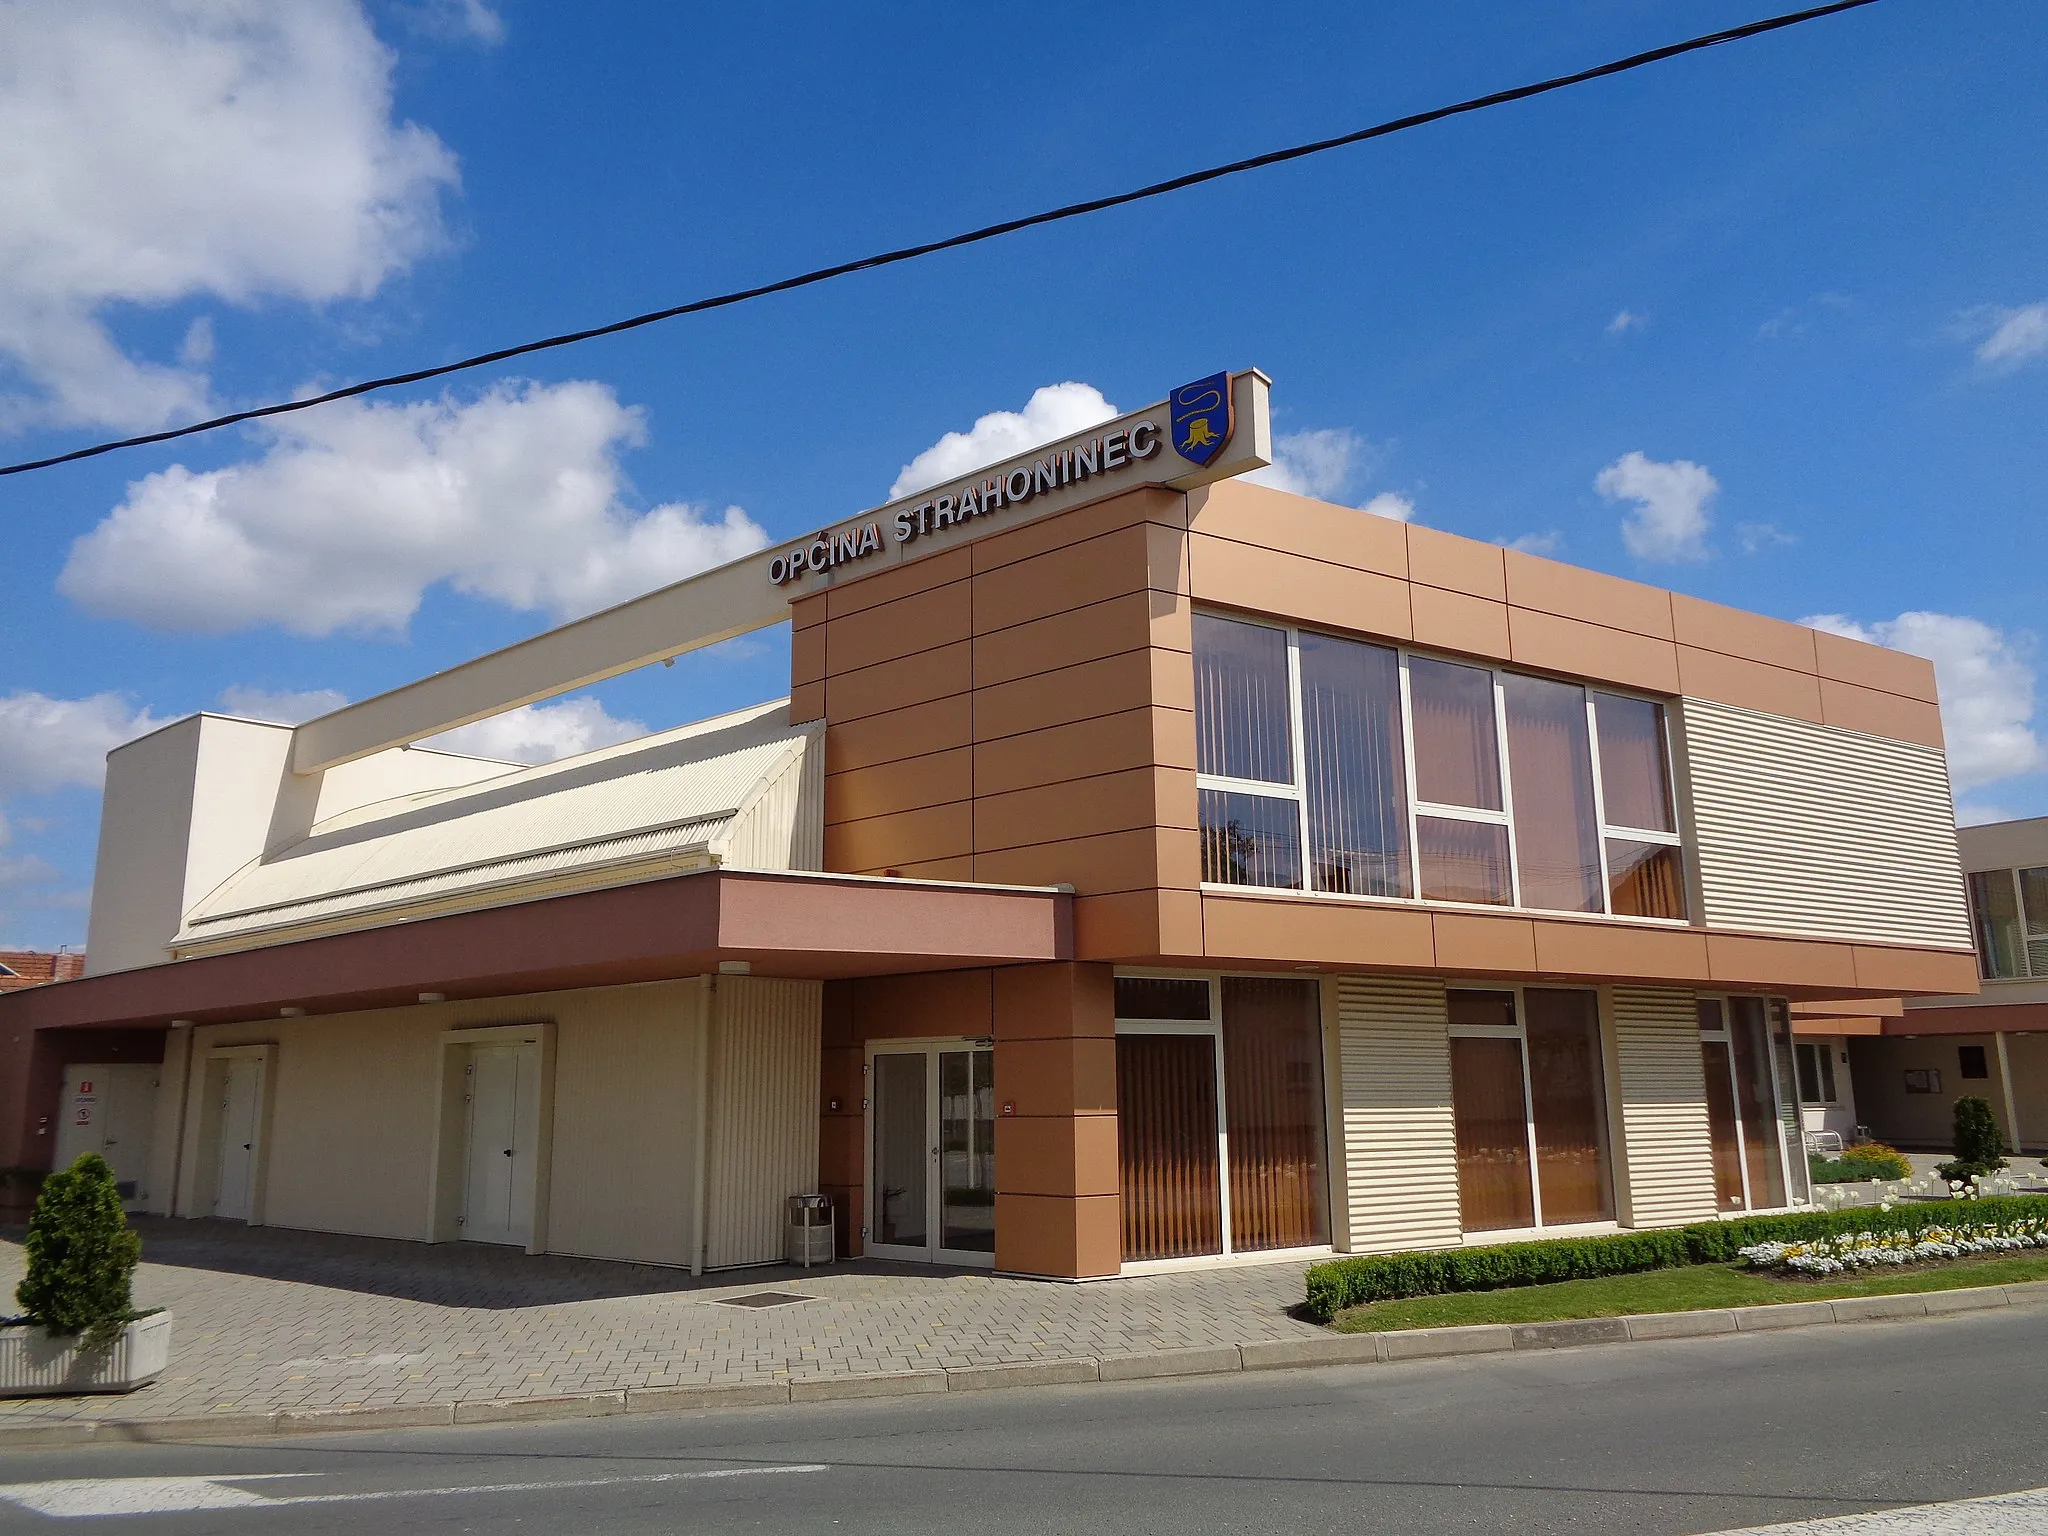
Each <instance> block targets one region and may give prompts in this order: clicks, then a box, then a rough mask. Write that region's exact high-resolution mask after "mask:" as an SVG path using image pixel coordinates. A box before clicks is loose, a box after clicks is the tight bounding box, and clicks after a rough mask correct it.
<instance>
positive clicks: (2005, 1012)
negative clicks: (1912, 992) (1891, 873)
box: [1847, 816, 2048, 1152]
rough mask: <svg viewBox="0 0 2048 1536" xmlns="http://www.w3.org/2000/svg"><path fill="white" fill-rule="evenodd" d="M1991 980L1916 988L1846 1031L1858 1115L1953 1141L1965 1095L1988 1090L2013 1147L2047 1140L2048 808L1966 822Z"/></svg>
mask: <svg viewBox="0 0 2048 1536" xmlns="http://www.w3.org/2000/svg"><path fill="white" fill-rule="evenodd" d="M1956 841H1957V843H1958V844H1959V845H1960V848H1961V853H1962V867H1963V872H1964V878H1965V879H1966V881H1967V882H1968V887H1969V898H1970V926H1971V931H1972V933H1973V935H1974V937H1975V940H1976V949H1977V974H1978V977H1979V978H1980V981H1981V990H1979V991H1976V992H1966V993H1964V994H1963V995H1960V996H1954V997H1913V998H1908V999H1906V1001H1905V1004H1904V1006H1903V1007H1902V1008H1899V1009H1897V1010H1896V1011H1895V1012H1894V1013H1893V1015H1892V1016H1891V1017H1888V1018H1885V1019H1884V1020H1883V1021H1882V1024H1881V1028H1880V1029H1879V1030H1876V1031H1872V1032H1871V1034H1870V1035H1868V1036H1862V1037H1858V1038H1855V1039H1852V1040H1850V1041H1848V1042H1847V1044H1848V1046H1849V1052H1850V1055H1851V1056H1852V1058H1853V1059H1854V1062H1855V1080H1856V1081H1855V1089H1854V1092H1855V1096H1856V1103H1857V1104H1858V1105H1859V1106H1860V1108H1859V1115H1860V1118H1861V1119H1862V1120H1863V1121H1864V1122H1865V1123H1867V1124H1868V1125H1869V1126H1870V1128H1871V1130H1872V1131H1873V1132H1875V1133H1876V1134H1877V1135H1879V1136H1882V1137H1883V1138H1885V1139H1886V1140H1888V1141H1893V1142H1896V1143H1897V1144H1898V1145H1900V1146H1904V1147H1916V1148H1930V1149H1941V1150H1946V1149H1947V1148H1948V1147H1949V1145H1950V1142H1951V1134H1952V1127H1953V1124H1954V1119H1955V1102H1956V1100H1957V1099H1959V1098H1961V1097H1963V1096H1964V1095H1966V1094H1971V1095H1975V1096H1976V1097H1978V1098H1981V1099H1986V1100H1989V1101H1990V1104H1991V1108H1992V1112H1993V1113H1994V1114H1995V1115H1996V1116H1997V1117H1998V1122H1999V1125H2000V1126H2001V1127H2002V1128H2003V1129H2004V1131H2005V1138H2006V1140H2007V1142H2008V1143H2010V1144H2011V1145H2012V1146H2013V1147H2014V1148H2015V1149H2018V1150H2021V1151H2026V1152H2048V816H2038V817H2034V818H2033V819H2031V820H2027V821H2003V822H1996V823H1993V824H1990V825H1987V826H1981V827H1963V828H1961V829H1959V830H1958V831H1957V833H1956Z"/></svg>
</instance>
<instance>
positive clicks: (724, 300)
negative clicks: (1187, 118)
mask: <svg viewBox="0 0 2048 1536" xmlns="http://www.w3.org/2000/svg"><path fill="white" fill-rule="evenodd" d="M1876 3H1877V0H1834V3H1833V4H1830V5H1817V6H1814V7H1812V8H1811V9H1808V10H1804V11H1792V12H1789V13H1787V14H1785V15H1783V16H1771V17H1767V18H1766V19H1764V20H1762V21H1752V22H1748V23H1746V24H1745V25H1743V26H1739V27H1730V28H1728V29H1727V30H1726V31H1724V32H1709V33H1707V34H1706V35H1705V36H1703V37H1693V38H1688V39H1686V40H1685V41H1684V42H1682V43H1667V44H1666V45H1665V46H1664V47H1662V48H1652V49H1651V50H1650V51H1649V52H1647V53H1632V54H1630V55H1629V56H1628V57H1627V58H1625V59H1615V60H1612V61H1611V62H1609V63H1606V64H1596V65H1594V66H1593V67H1592V68H1591V69H1582V70H1579V71H1577V72H1576V73H1573V74H1569V75H1557V76H1555V77H1553V78H1551V79H1549V80H1539V81H1537V82H1535V83H1534V84H1532V85H1518V86H1515V87H1514V88H1513V89H1511V90H1505V91H1494V92H1492V93H1491V94H1490V95H1486V96H1474V97H1473V98H1471V99H1470V100H1469V101H1460V102H1457V103H1454V104H1453V105H1451V106H1448V107H1436V108H1434V109H1432V110H1430V111H1428V112H1416V113H1412V114H1411V115H1409V116H1407V117H1397V118H1394V119H1392V120H1391V121H1388V122H1384V123H1377V124H1375V125H1374V126H1372V127H1370V128H1360V129H1359V130H1357V131H1356V132H1355V133H1344V134H1339V135H1338V136H1337V137H1335V138H1331V139H1316V140H1314V141H1312V142H1310V143H1307V144H1296V145H1294V146H1292V147H1291V148H1288V149H1275V150H1269V151H1268V152H1267V153H1265V154H1263V155H1253V156H1252V157H1251V158H1250V159H1247V160H1233V161H1231V162H1229V163H1228V164H1227V165H1212V166H1210V167H1209V168H1208V169H1207V170H1202V171H1190V172H1188V173H1187V174H1186V175H1184V176H1175V177H1173V178H1171V179H1170V180H1167V181H1155V182H1153V183H1152V184H1151V185H1150V186H1144V187H1136V188H1133V189H1132V190H1131V191H1128V192H1117V193H1112V194H1111V195H1110V196H1107V197H1093V198H1089V199H1088V200H1087V201H1086V202H1080V203H1068V204H1066V205H1065V206H1063V207H1059V208H1049V209H1047V210H1046V211H1045V212H1043V213H1033V214H1028V215H1026V216H1025V217H1023V218H1018V219H1005V220H1003V221H1002V222H1001V223H999V224H987V225H984V226H983V227H982V228H980V229H973V230H969V231H967V232H966V233H965V234H959V235H949V236H947V237H946V238H945V239H943V240H928V241H926V242H924V243H923V244H922V245H906V246H902V247H899V248H898V249H896V250H893V251H883V252H881V253H879V254H877V255H874V256H863V257H861V258H860V259H859V260H857V261H842V262H839V263H838V264H836V265H834V266H829V267H819V268H817V269H816V270H815V271H811V272H804V273H799V274H798V275H797V276H795V277H785V278H782V279H780V280H778V281H776V282H772V283H761V284H759V285H757V286H755V287H752V288H740V289H736V290H735V291H733V292H731V293H721V294H718V295H716V296H714V297H712V298H708V299H695V300H692V301H691V302H690V303H688V304H677V305H673V306H671V307H670V308H668V309H655V310H649V311H648V312H647V313H646V314H644V315H634V316H632V317H631V318H629V319H625V320H614V321H612V322H611V323H610V324H609V325H594V326H591V327H590V328H589V329H587V330H581V331H566V332H564V333H563V334H561V335H559V336H547V337H543V338H542V339H541V340H539V341H525V342H521V343H519V345H517V346H512V347H500V348H498V349H497V350H496V351H494V352H479V353H478V354H477V355H476V356H475V357H465V358H463V359H462V360H461V361H460V362H455V363H442V364H440V365H438V366H436V367H433V368H416V369H414V370H413V371H411V372H410V373H394V374H390V375H387V376H386V377H384V378H381V379H365V380H363V381H362V382H361V383H359V384H350V385H348V386H347V387H345V388H342V389H331V390H329V391H328V392H327V393H326V394H324V395H311V396H308V397H306V398H305V399H301V400H282V401H279V402H277V403H276V404H274V405H260V406H256V407H255V408H253V409H251V410H246V411H231V412H230V413H229V414H227V415H225V416H215V417H213V418H212V419H210V420H207V421H195V422H193V423H191V424H190V425H189V426H183V427H171V428H168V429H167V430H165V431H162V432H145V433H143V434H142V435H141V436H139V437H124V438H119V439H117V440H115V441H112V442H105V443H94V444H93V445H92V446H91V447H88V448H74V449H73V450H72V451H71V452H69V453H59V454H53V455H52V456H51V457H49V458H47V459H30V460H28V461H26V462H24V463H20V464H8V465H4V466H0V475H19V474H25V473H27V472H28V471H29V470H32V469H49V468H51V467H52V466H54V465H58V464H69V463H72V462H73V461H75V460H78V459H91V458H97V457H98V456H99V455H101V454H103V453H113V452H114V451H116V450H117V449H121V448H141V447H145V446H146V445H148V444H150V443H167V442H171V441H173V440H174V439H177V438H181V437H192V436H195V435H196V434H198V433H201V432H215V431H218V430H219V429H220V428H222V427H232V426H234V425H236V424H237V423H239V422H244V421H256V420H259V419H261V418H263V417H266V416H283V415H286V414H288V413H290V412H292V411H307V410H311V409H312V408H313V407H314V406H316V405H327V404H330V403H332V402H333V401H336V400H347V399H350V398H352V397H353V396H356V395H367V394H370V393H371V392H373V391H375V390H380V389H392V388H395V387H397V386H398V385H400V384H418V383H420V382H421V381H422V380H425V379H438V378H444V377H446V376H447V375H448V374H451V373H462V372H464V371H465V370H467V369H471V368H482V367H485V366H487V365H489V364H491V363H502V362H505V361H507V360H508V359H511V358H515V357H525V356H527V355H528V354H530V353H534V352H546V351H549V350H551V349H553V348H555V347H568V346H574V345H575V344H576V343H578V342H582V341H591V340H594V339H596V338H597V337H599V336H615V335H617V334H618V333H619V332H621V331H631V330H637V329H639V328H640V327H641V326H643V325H654V324H656V323H657V322H659V321H662V320H674V319H676V318H677V317H678V316H681V315H695V314H701V313H703V312H704V311H705V310H708V309H724V308H727V307H728V306H730V305H734V304H744V303H746V302H747V301H748V300H750V299H759V298H765V297H767V296H768V295H769V294H771V293H787V292H789V291H790V290H791V289H795V288H808V287H811V286H812V285H813V284H816V283H824V282H830V281H831V280H832V279H833V278H837V277H846V276H849V275H850V274H852V273H855V272H871V271H873V270H874V269H875V268H877V267H888V266H894V265H895V264H896V263H898V262H903V261H914V260H916V259H917V258H918V257H920V256H931V255H934V254H936V253H937V252H939V251H950V250H956V249H958V248H959V247H961V246H963V245H977V244H979V243H980V242H982V241H984V240H993V239H995V238H996V237H997V236H999V235H1010V234H1015V233H1016V232H1017V231H1018V230H1020V229H1031V228H1034V227H1035V226H1037V225H1040V224H1057V223H1059V222H1060V221H1062V220H1064V219H1077V218H1080V217H1081V216H1082V215H1083V214H1089V213H1100V212H1102V211H1103V210H1104V209H1106V208H1120V207H1122V206H1124V205H1125V204H1126V203H1139V202H1143V201H1145V200H1146V199H1147V198H1153V197H1164V196H1165V195H1166V194H1167V193H1169V192H1178V191H1181V190H1182V189H1183V188H1186V187H1196V186H1200V185H1201V184H1202V183H1203V182H1206V181H1220V180H1221V179H1222V178H1224V177H1225V176H1236V175H1240V174H1242V173H1243V172H1245V171H1256V170H1260V169H1262V168H1264V167H1266V166H1269V165H1281V164H1284V163H1285V162H1287V161H1289V160H1301V159H1305V158H1306V157H1308V156H1309V155H1320V154H1322V153H1324V152H1325V151H1327V150H1332V149H1342V148H1343V147H1344V146H1345V145H1347V144H1362V143H1364V142H1365V141H1366V140H1367V139H1383V138H1385V137H1387V136H1388V135H1389V134H1395V133H1402V132H1405V131H1406V130H1408V129H1410V128H1420V127H1422V126H1424V125H1425V124H1427V123H1436V122H1442V121H1443V120H1444V119H1445V118H1447V117H1457V116H1460V115H1461V114H1463V113H1466V112H1479V111H1483V110H1485V109H1486V108H1488V107H1499V106H1505V105H1506V104H1507V103H1509V102H1512V101H1527V100H1528V99H1529V98H1530V97H1532V96H1542V95H1546V94H1548V93H1549V92H1551V91H1561V90H1563V89H1565V87H1567V86H1573V85H1583V84H1585V83H1586V82H1587V81H1588V80H1599V79H1603V78H1605V77H1606V76H1609V75H1619V74H1625V73H1627V72H1628V71H1629V70H1632V69H1641V68H1642V67H1643V66H1644V65H1646V64H1657V63H1661V62H1662V61H1663V60H1665V59H1675V58H1677V57H1679V56H1680V55H1681V54H1687V53H1697V52H1699V51H1700V50H1701V49H1703V48H1713V47H1716V46H1718V45H1719V44H1722V43H1734V42H1741V41H1742V40H1744V39H1746V38H1752V37H1761V36H1763V35H1764V34H1765V33H1767V32H1777V31H1781V30H1783V29H1784V28H1786V27H1796V26H1798V25H1799V24H1800V23H1802V22H1808V21H1817V20H1819V19H1820V18H1821V17H1823V16H1833V15H1836V14H1837V13H1839V12H1842V11H1853V10H1857V9H1859V8H1860V7H1862V6H1866V5H1874V4H1876Z"/></svg>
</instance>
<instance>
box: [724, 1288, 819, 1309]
mask: <svg viewBox="0 0 2048 1536" xmlns="http://www.w3.org/2000/svg"><path fill="white" fill-rule="evenodd" d="M815 1300H817V1298H816V1297H814V1296H799V1295H797V1294H796V1292H794V1291H753V1292H750V1293H749V1294H747V1295H745V1296H720V1297H717V1298H715V1299H714V1300H713V1301H712V1305H713V1306H715V1307H793V1306H795V1305H796V1304H797V1303H798V1302H800V1301H815Z"/></svg>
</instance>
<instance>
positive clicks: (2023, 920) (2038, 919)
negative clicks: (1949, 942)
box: [1969, 869, 2048, 981]
mask: <svg viewBox="0 0 2048 1536" xmlns="http://www.w3.org/2000/svg"><path fill="white" fill-rule="evenodd" d="M1969 885H1970V922H1971V927H1972V929H1973V930H1974V931H1975V934H1976V939H1977V970H1978V973H1979V974H1980V975H1982V976H1983V977H1984V979H1985V980H1987V981H2013V980H2017V979H2020V978H2023V977H2027V976H2048V869H1986V870H1980V871H1978V872H1977V873H1976V874H1973V875H1971V876H1969Z"/></svg>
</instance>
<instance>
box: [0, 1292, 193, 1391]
mask: <svg viewBox="0 0 2048 1536" xmlns="http://www.w3.org/2000/svg"><path fill="white" fill-rule="evenodd" d="M170 1360H171V1314H170V1313H168V1312H158V1313H155V1314H154V1315H152V1316H150V1317H145V1318H143V1319H141V1320H140V1321H139V1322H133V1323H130V1324H129V1325H128V1326H127V1327H126V1328H123V1329H122V1330H121V1337H120V1338H118V1339H116V1340H115V1341H114V1343H113V1346H112V1347H111V1348H108V1349H85V1348H83V1347H82V1346H81V1345H80V1344H79V1341H78V1340H77V1339H76V1338H57V1337H54V1336H52V1335H50V1334H48V1333H45V1332H44V1331H43V1330H42V1329H40V1328H35V1327H30V1326H28V1325H27V1324H21V1323H17V1324H12V1325H10V1326H8V1327H4V1328H0V1397H46V1396H50V1395H52V1394H55V1393H61V1392H133V1391H134V1390H135V1389H136V1388H137V1387H140V1386H143V1385H146V1384H147V1383H149V1382H151V1381H154V1380H155V1379H156V1378H157V1377H158V1376H159V1375H161V1374H162V1372H163V1368H164V1367H165V1366H166V1365H168V1364H170Z"/></svg>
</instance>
